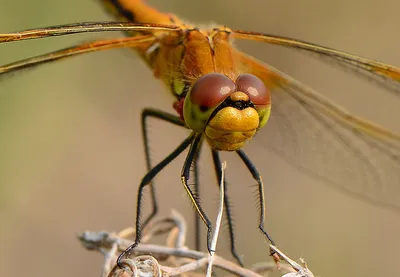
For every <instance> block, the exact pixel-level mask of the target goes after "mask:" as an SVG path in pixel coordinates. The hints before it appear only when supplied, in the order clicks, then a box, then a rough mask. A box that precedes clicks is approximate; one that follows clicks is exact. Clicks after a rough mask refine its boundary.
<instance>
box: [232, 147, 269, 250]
mask: <svg viewBox="0 0 400 277" xmlns="http://www.w3.org/2000/svg"><path fill="white" fill-rule="evenodd" d="M236 153H238V155H239V157H240V158H241V159H242V161H243V162H244V163H245V165H246V167H247V168H248V169H249V171H250V173H251V175H252V176H253V178H254V180H256V181H257V184H258V197H259V205H260V222H259V225H258V228H259V229H260V230H261V232H262V233H263V234H264V236H265V237H266V238H267V239H268V240H269V242H270V243H271V244H272V245H275V243H274V241H273V240H272V238H271V237H270V236H269V234H268V233H267V231H266V230H265V228H264V221H265V198H264V184H263V182H262V179H261V176H260V173H258V170H257V169H256V167H255V166H254V164H253V163H252V162H251V161H250V159H249V158H248V157H247V155H246V154H245V153H244V152H243V150H241V149H240V150H237V151H236ZM273 254H275V253H274V252H273V251H271V255H273Z"/></svg>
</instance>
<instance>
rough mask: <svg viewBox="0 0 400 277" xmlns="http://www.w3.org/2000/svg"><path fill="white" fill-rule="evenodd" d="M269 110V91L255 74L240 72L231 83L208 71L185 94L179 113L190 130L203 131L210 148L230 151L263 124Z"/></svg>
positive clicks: (237, 147) (238, 146) (235, 148)
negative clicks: (181, 113)
mask: <svg viewBox="0 0 400 277" xmlns="http://www.w3.org/2000/svg"><path fill="white" fill-rule="evenodd" d="M270 110H271V96H270V93H269V91H268V89H267V88H266V87H265V85H264V83H263V82H262V81H261V80H260V79H259V78H258V77H256V76H254V75H251V74H241V75H239V77H238V78H237V79H236V81H235V82H234V81H232V80H231V79H229V78H228V77H227V76H225V75H223V74H219V73H210V74H207V75H204V76H202V77H201V78H199V79H198V80H197V81H196V82H195V84H194V85H193V87H192V89H191V90H190V91H189V93H188V94H187V95H186V97H185V102H184V106H183V116H184V119H185V122H186V124H187V125H188V126H189V127H190V128H191V129H192V130H194V131H196V132H198V133H204V135H205V137H206V139H207V141H208V143H209V144H210V146H211V147H212V148H213V149H216V150H221V151H234V150H238V149H240V148H241V147H243V145H244V143H245V142H246V141H247V140H249V139H251V138H252V137H253V136H254V135H255V133H256V132H257V130H258V129H259V128H261V127H262V126H264V125H265V123H266V122H267V120H268V118H269V115H270Z"/></svg>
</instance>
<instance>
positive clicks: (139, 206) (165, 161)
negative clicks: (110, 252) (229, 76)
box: [117, 134, 196, 268]
mask: <svg viewBox="0 0 400 277" xmlns="http://www.w3.org/2000/svg"><path fill="white" fill-rule="evenodd" d="M195 138H196V136H195V135H193V134H191V135H190V136H189V137H188V138H186V139H185V140H184V141H183V142H182V143H181V144H179V146H178V147H177V148H176V149H175V150H174V151H173V152H172V153H171V154H169V155H168V156H167V157H165V158H164V159H163V160H162V161H161V162H160V163H158V164H157V165H156V166H155V167H153V168H152V169H151V170H150V171H149V172H148V173H147V174H146V175H145V176H144V177H143V179H142V181H141V182H140V185H139V190H138V196H137V207H136V225H135V227H136V238H135V242H134V243H133V244H132V245H131V246H129V247H128V248H127V249H125V250H124V251H123V252H122V253H121V254H120V255H119V256H118V259H117V264H118V266H119V267H120V268H122V267H123V266H122V263H121V261H122V259H123V258H124V257H125V256H129V255H130V253H131V251H132V249H133V248H135V247H136V246H138V244H139V242H140V240H141V233H142V224H141V221H140V216H141V212H142V197H143V190H144V188H145V187H146V186H148V185H149V184H151V180H153V178H154V177H155V176H156V175H157V174H158V173H160V172H161V170H163V168H164V167H165V166H166V165H167V164H169V163H170V162H171V161H173V160H174V159H175V158H176V157H178V155H179V154H181V153H182V152H183V151H184V150H185V149H186V148H187V147H188V146H189V145H190V144H192V143H193V141H194V140H195Z"/></svg>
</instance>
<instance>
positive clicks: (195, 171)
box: [194, 149, 201, 251]
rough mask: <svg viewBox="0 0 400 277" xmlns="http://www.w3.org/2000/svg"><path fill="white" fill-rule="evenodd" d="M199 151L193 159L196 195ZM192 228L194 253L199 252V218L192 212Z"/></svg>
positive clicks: (197, 191) (197, 192) (198, 187)
mask: <svg viewBox="0 0 400 277" xmlns="http://www.w3.org/2000/svg"><path fill="white" fill-rule="evenodd" d="M199 156H200V149H199V151H198V152H197V155H196V157H195V159H194V189H195V191H196V195H200V190H199V189H200V186H199V158H200V157H199ZM194 228H195V236H196V237H195V249H196V251H200V243H201V240H200V217H199V215H198V213H197V211H196V210H195V211H194Z"/></svg>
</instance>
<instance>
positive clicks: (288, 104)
mask: <svg viewBox="0 0 400 277" xmlns="http://www.w3.org/2000/svg"><path fill="white" fill-rule="evenodd" d="M237 59H238V60H239V63H240V64H241V65H242V67H243V68H246V69H247V71H248V72H251V73H252V74H254V75H256V76H258V77H259V78H261V79H262V80H264V81H265V83H266V85H267V86H269V87H270V88H272V92H271V93H272V95H271V97H272V111H271V118H270V119H269V121H268V123H267V125H266V126H265V127H264V128H263V129H261V130H260V131H259V133H258V134H257V136H256V138H255V140H256V141H258V142H259V144H260V145H261V146H262V147H266V148H268V149H269V150H271V151H273V152H275V153H277V154H278V155H280V156H281V157H283V158H284V159H285V160H286V161H287V162H288V163H289V164H291V165H292V166H294V167H296V168H298V169H299V170H300V171H302V172H303V173H306V174H308V175H310V176H312V177H313V178H316V179H320V180H322V181H323V182H324V183H326V184H328V185H332V186H334V187H335V188H337V189H339V190H341V191H342V192H344V193H347V194H350V195H351V196H353V197H357V198H360V199H362V200H364V201H367V202H370V203H372V204H375V205H378V206H382V207H385V208H388V209H392V210H394V211H396V212H400V136H399V135H398V134H395V133H393V132H391V131H389V130H387V129H384V128H383V127H380V126H378V125H374V124H372V123H370V122H368V121H366V120H364V119H361V118H357V117H355V116H353V115H351V114H350V113H349V112H347V111H346V110H345V109H343V108H341V107H340V106H338V105H336V104H335V103H333V102H332V101H331V100H329V99H328V98H326V97H324V96H322V95H320V94H318V93H317V92H316V91H314V90H312V89H311V88H308V87H306V86H305V85H303V84H301V83H300V82H298V81H297V80H295V79H293V78H291V77H290V76H288V75H286V74H284V73H283V72H280V71H278V70H277V69H275V68H273V67H272V66H269V65H265V64H261V63H260V62H258V61H256V60H255V59H253V58H250V57H248V56H246V55H244V54H243V53H241V52H239V51H238V52H237ZM393 69H396V68H393ZM382 76H383V77H382V78H384V79H385V80H387V81H390V82H393V84H396V82H398V81H396V80H394V79H392V78H391V75H382Z"/></svg>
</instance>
